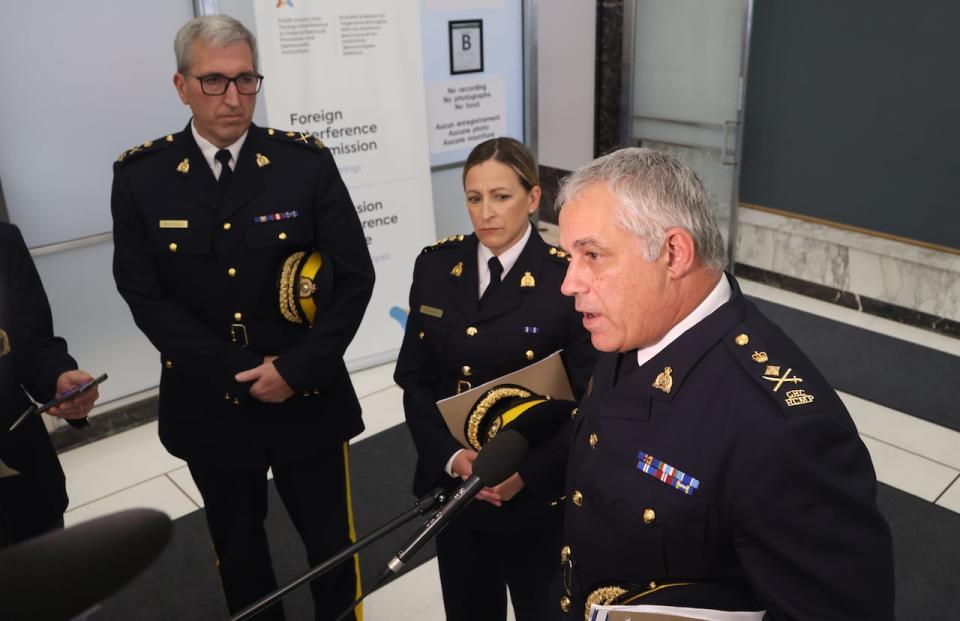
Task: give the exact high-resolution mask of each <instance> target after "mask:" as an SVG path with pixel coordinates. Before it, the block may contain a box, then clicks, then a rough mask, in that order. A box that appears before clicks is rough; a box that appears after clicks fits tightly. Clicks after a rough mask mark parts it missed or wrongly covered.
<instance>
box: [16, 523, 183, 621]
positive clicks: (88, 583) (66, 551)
mask: <svg viewBox="0 0 960 621" xmlns="http://www.w3.org/2000/svg"><path fill="white" fill-rule="evenodd" d="M171 529H172V527H171V525H170V518H168V517H167V516H166V514H164V513H162V512H160V511H154V510H152V509H130V510H128V511H120V512H117V513H112V514H110V515H106V516H103V517H100V518H96V519H93V520H90V521H88V522H83V523H81V524H77V525H75V526H71V527H70V528H66V529H63V530H58V531H54V532H51V533H47V534H45V535H41V536H39V537H36V538H34V539H30V540H28V541H25V542H23V543H20V544H17V545H15V546H13V547H10V548H7V549H4V550H0V618H2V619H31V620H32V621H37V620H55V619H56V620H60V619H71V618H73V617H75V616H76V615H78V614H80V613H81V612H83V611H85V610H87V609H89V608H90V607H92V606H93V605H95V604H97V603H99V602H100V601H102V600H103V599H105V598H106V597H107V596H109V595H111V594H113V593H114V592H116V591H117V590H119V589H120V588H121V587H122V586H123V585H124V584H126V583H127V582H129V581H130V580H131V579H132V578H133V577H134V576H136V575H137V574H139V573H140V572H141V571H142V570H143V569H144V568H146V567H147V566H148V565H149V564H150V563H151V562H153V560H154V559H155V558H157V556H159V555H160V552H162V551H163V548H164V547H165V546H166V544H167V541H168V540H169V539H170V532H171Z"/></svg>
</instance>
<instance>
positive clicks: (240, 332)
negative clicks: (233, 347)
mask: <svg viewBox="0 0 960 621" xmlns="http://www.w3.org/2000/svg"><path fill="white" fill-rule="evenodd" d="M230 340H231V341H233V342H234V343H237V344H238V345H240V346H241V347H246V346H247V345H249V344H250V341H249V340H248V339H247V326H245V325H243V324H242V323H232V324H230Z"/></svg>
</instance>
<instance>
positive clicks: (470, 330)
mask: <svg viewBox="0 0 960 621" xmlns="http://www.w3.org/2000/svg"><path fill="white" fill-rule="evenodd" d="M477 332H479V330H477V329H476V328H474V327H473V326H470V327H469V328H467V336H476V335H477Z"/></svg>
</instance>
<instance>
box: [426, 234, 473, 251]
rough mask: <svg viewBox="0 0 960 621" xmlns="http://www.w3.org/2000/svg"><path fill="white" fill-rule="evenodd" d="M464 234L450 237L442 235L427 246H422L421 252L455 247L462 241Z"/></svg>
mask: <svg viewBox="0 0 960 621" xmlns="http://www.w3.org/2000/svg"><path fill="white" fill-rule="evenodd" d="M464 237H465V236H464V235H451V236H450V237H443V238H441V239H438V240H437V241H435V242H433V243H432V244H430V245H429V246H426V247H424V249H423V252H432V251H434V250H436V249H437V248H455V247H456V246H459V245H460V242H462V241H463V239H464Z"/></svg>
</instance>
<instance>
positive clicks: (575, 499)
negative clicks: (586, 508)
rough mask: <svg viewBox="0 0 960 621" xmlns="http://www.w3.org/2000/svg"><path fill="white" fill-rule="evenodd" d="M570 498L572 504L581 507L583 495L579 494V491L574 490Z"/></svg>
mask: <svg viewBox="0 0 960 621" xmlns="http://www.w3.org/2000/svg"><path fill="white" fill-rule="evenodd" d="M571 498H572V499H573V504H575V505H577V506H578V507H582V506H583V494H581V493H580V490H574V491H573V496H571Z"/></svg>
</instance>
